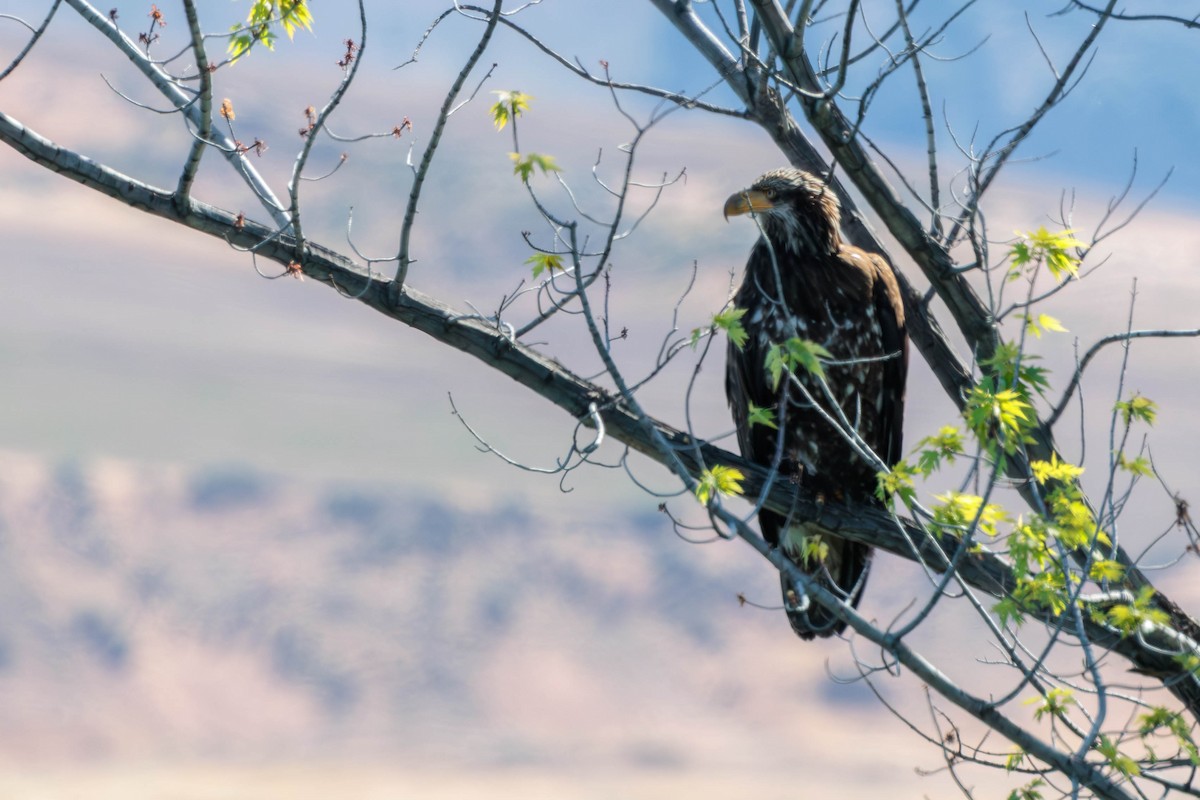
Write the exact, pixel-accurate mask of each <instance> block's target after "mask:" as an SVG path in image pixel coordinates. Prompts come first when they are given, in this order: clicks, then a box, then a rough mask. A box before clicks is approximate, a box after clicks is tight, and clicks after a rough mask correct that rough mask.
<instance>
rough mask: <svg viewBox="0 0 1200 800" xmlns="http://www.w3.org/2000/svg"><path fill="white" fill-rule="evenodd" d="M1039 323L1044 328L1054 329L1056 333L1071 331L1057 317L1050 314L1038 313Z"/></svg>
mask: <svg viewBox="0 0 1200 800" xmlns="http://www.w3.org/2000/svg"><path fill="white" fill-rule="evenodd" d="M1037 319H1038V325H1041V326H1042V328H1043V329H1044V330H1048V331H1053V332H1054V333H1069V332H1070V331H1068V330H1067V329H1066V328H1064V327H1063V324H1062V323H1061V322H1059V321H1058V319H1056V318H1055V317H1052V316H1050V315H1049V314H1038V318H1037Z"/></svg>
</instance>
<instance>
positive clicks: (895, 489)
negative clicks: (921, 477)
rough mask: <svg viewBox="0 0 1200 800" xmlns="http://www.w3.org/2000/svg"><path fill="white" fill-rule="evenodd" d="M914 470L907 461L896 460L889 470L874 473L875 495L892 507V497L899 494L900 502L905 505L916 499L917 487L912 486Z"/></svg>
mask: <svg viewBox="0 0 1200 800" xmlns="http://www.w3.org/2000/svg"><path fill="white" fill-rule="evenodd" d="M915 474H916V471H915V470H914V469H913V468H912V466H911V465H910V464H909V463H908V462H907V461H899V462H897V463H896V464H895V465H894V466H893V467H892V468H891V469H890V470H887V471H885V472H877V473H875V496H876V497H878V498H879V499H880V500H882V501H883V502H884V504H885V505H887V506H888V507H889V508H890V507H892V498H893V496H895V495H899V496H900V502H902V503H904V504H905V505H906V506H907V505H911V504H912V502H913V501H914V500H916V499H917V489H916V487H915V486H913V476H914V475H915Z"/></svg>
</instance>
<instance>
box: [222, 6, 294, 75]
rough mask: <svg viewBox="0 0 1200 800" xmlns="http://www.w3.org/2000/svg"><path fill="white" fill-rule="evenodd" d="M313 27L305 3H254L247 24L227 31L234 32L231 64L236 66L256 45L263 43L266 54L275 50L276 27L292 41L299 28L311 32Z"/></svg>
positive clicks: (237, 25)
mask: <svg viewBox="0 0 1200 800" xmlns="http://www.w3.org/2000/svg"><path fill="white" fill-rule="evenodd" d="M312 23H313V19H312V13H311V12H310V11H309V10H308V4H307V2H306V0H254V4H253V5H252V6H251V7H250V14H249V15H248V16H247V17H246V22H245V23H244V24H234V25H233V26H232V27H231V28H230V30H231V31H232V32H233V36H232V37H230V39H229V47H228V52H229V58H230V61H232V62H236V61H237V60H238V59H239V58H241V57H242V56H244V55H246V53H248V52H249V51H250V48H252V47H253V46H254V45H255V44H256V43H262V44H263V45H264V46H265V47H266V48H267V49H268V50H274V49H275V40H276V36H275V30H274V26H275V25H279V26H280V27H282V28H283V31H284V33H286V34H287V37H288V38H289V39H291V38H293V37H294V36H295V35H296V30H297V29H298V28H304V29H305V30H307V31H311V30H312Z"/></svg>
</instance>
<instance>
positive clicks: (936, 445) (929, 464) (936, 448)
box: [916, 425, 963, 477]
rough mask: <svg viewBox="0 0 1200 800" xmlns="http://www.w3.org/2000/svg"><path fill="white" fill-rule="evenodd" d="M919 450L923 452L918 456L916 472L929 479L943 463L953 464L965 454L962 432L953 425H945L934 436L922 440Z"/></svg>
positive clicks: (918, 446)
mask: <svg viewBox="0 0 1200 800" xmlns="http://www.w3.org/2000/svg"><path fill="white" fill-rule="evenodd" d="M917 449H918V450H920V451H921V452H920V455H919V456H917V469H916V471H917V472H918V473H920V474H921V475H924V476H925V477H929V476H930V475H931V474H933V472H934V470H936V469H938V468H939V467H941V465H942V462H943V461H945V462H948V463H951V464H953V463H954V459H955V458H956V457H957V456H958V455H960V454H961V453H962V452H963V440H962V431H960V430H959V429H958V428H955V427H954V426H953V425H945V426H943V427H942V428H941V430H939V431H938V432H937V433H936V434H934V435H933V436H926V437H925V438H924V439H922V440H921V442H920V444H918V445H917Z"/></svg>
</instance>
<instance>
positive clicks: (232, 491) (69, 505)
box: [0, 453, 911, 771]
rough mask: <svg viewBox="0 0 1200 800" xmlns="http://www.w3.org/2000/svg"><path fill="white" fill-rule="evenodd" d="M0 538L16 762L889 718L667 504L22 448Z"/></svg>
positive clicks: (670, 742)
mask: <svg viewBox="0 0 1200 800" xmlns="http://www.w3.org/2000/svg"><path fill="white" fill-rule="evenodd" d="M0 533H2V535H0V552H2V553H3V557H2V558H0V570H2V571H3V574H2V575H0V587H2V588H0V591H2V592H3V599H4V603H3V607H4V609H5V611H4V614H3V616H2V617H0V757H2V758H3V760H4V761H5V762H8V763H18V762H20V763H29V762H31V761H32V762H34V763H54V762H57V761H59V760H61V759H70V760H73V761H80V760H82V761H85V762H86V761H88V760H92V761H108V760H113V759H117V760H119V759H129V758H135V757H136V758H137V759H140V760H147V759H149V760H170V759H172V758H179V757H185V756H186V757H187V758H189V759H197V758H199V759H213V760H218V761H219V760H228V759H237V760H242V761H245V760H250V761H251V762H253V761H256V760H281V759H302V758H308V757H316V756H318V755H319V756H320V757H322V758H337V757H338V756H341V755H350V754H353V756H354V757H355V758H363V757H377V758H388V759H394V760H397V761H398V763H400V764H404V765H411V766H418V765H420V766H429V765H430V764H438V765H444V766H447V767H450V766H453V767H462V768H493V767H529V766H538V767H546V768H585V767H589V768H595V767H605V768H613V769H624V768H632V769H653V770H668V771H670V770H684V769H688V768H692V767H697V766H700V765H704V766H707V767H711V766H713V765H714V764H716V765H724V766H726V767H729V768H739V769H741V768H768V767H769V768H771V769H779V768H785V767H788V766H789V765H791V766H795V767H797V768H800V767H801V766H802V765H803V764H804V763H805V762H806V761H808V760H810V759H811V758H813V756H814V755H816V754H819V753H820V754H824V756H825V757H830V758H836V757H839V756H838V755H837V753H838V750H839V747H840V746H841V744H844V741H843V740H844V739H845V738H847V737H852V736H853V735H854V732H853V730H852V728H848V727H847V726H845V725H841V724H839V725H837V726H836V727H833V728H826V729H825V730H822V731H820V732H819V734H818V730H819V729H820V728H824V727H825V726H824V725H823V724H816V723H820V722H821V721H822V720H825V719H826V718H828V717H829V716H830V715H834V714H836V715H838V717H839V718H841V719H843V720H844V719H846V718H847V715H849V718H851V719H853V718H854V716H855V715H857V714H859V713H862V712H870V713H872V714H873V713H875V712H876V711H877V707H876V706H875V701H874V699H873V698H872V697H871V696H870V693H869V692H868V691H867V690H866V688H865V687H862V686H860V685H854V686H846V685H841V684H838V683H835V682H833V681H831V680H829V678H828V677H827V676H826V675H825V673H824V669H825V667H824V665H823V660H824V659H825V658H826V657H828V655H829V651H828V650H825V649H823V648H821V647H819V646H817V647H812V648H802V647H799V646H798V645H797V644H796V643H795V642H794V641H793V640H792V639H791V637H790V636H785V635H784V634H785V633H786V630H785V628H786V626H785V625H784V623H783V621H782V617H780V616H779V615H777V614H774V613H769V612H760V611H753V610H750V609H743V608H739V606H738V603H737V602H736V596H737V594H738V593H739V592H746V593H747V594H749V595H751V596H752V597H754V596H757V597H760V598H772V596H773V591H774V581H773V580H772V579H771V576H770V574H769V572H768V571H767V570H765V569H762V568H760V567H758V565H756V564H755V563H754V562H741V563H739V561H738V560H737V559H730V558H728V556H729V555H730V548H729V547H728V546H726V545H723V544H713V545H709V546H708V547H695V546H689V545H687V544H685V543H683V542H681V541H680V540H679V539H678V538H676V537H675V536H673V535H672V534H671V532H670V528H669V527H668V526H667V525H665V524H664V521H663V519H662V518H661V517H660V516H659V515H657V514H655V513H654V512H653V510H652V509H651V510H648V511H647V512H645V513H643V514H640V515H639V514H637V513H633V514H631V513H627V512H616V513H613V514H611V515H609V516H606V517H603V516H598V517H593V518H591V519H588V520H586V521H585V522H583V523H578V522H576V523H575V524H574V525H572V526H564V525H563V524H562V521H561V520H555V519H550V518H547V517H545V516H539V513H538V511H537V510H536V509H530V508H521V507H518V506H516V505H511V506H495V507H490V508H484V509H471V510H464V509H462V508H455V507H454V506H452V505H449V504H447V503H445V502H443V501H442V500H441V499H439V498H437V497H433V496H429V495H423V496H417V495H415V494H410V495H405V494H404V493H402V492H400V493H397V492H394V491H393V492H387V491H384V490H382V489H379V490H371V489H364V488H360V487H353V486H348V485H335V484H314V483H308V484H303V485H301V484H294V483H289V482H287V481H285V480H283V479H282V478H279V477H273V476H271V475H267V474H264V473H260V472H255V471H251V470H248V469H243V468H232V467H231V468H217V469H208V470H200V471H186V470H182V469H170V468H155V469H150V468H138V467H134V466H131V465H129V464H123V463H118V462H96V463H91V464H81V463H77V462H63V463H58V464H49V463H40V462H38V461H36V460H35V459H32V458H30V457H24V456H17V455H14V454H11V453H10V454H7V455H5V456H4V457H3V458H0ZM714 548H717V549H714ZM860 707H863V708H861V711H860ZM841 757H843V758H849V757H850V756H849V754H844V755H842V756H841ZM905 757H906V754H900V753H898V754H895V755H894V756H893V758H898V759H904V758H905ZM901 763H903V761H901ZM909 763H911V762H909ZM883 766H886V764H885V765H882V766H881V769H882V768H883ZM893 766H896V765H893Z"/></svg>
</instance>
